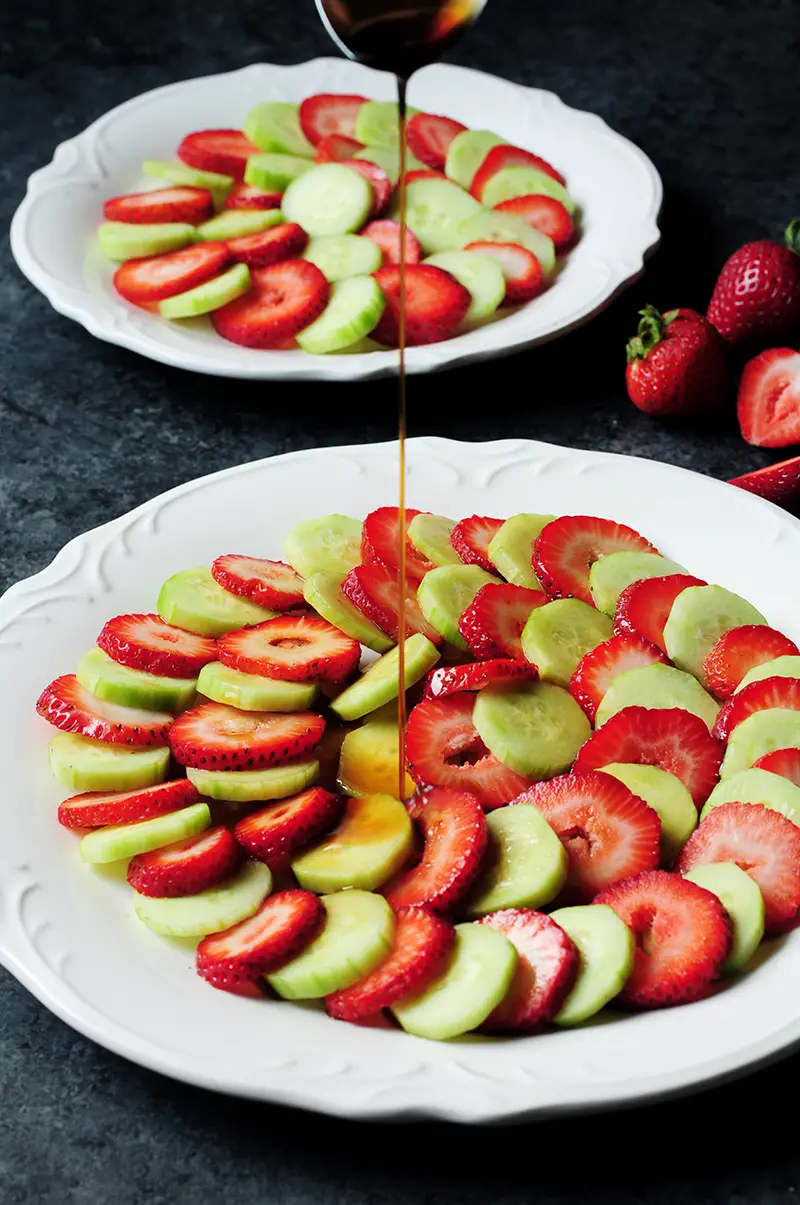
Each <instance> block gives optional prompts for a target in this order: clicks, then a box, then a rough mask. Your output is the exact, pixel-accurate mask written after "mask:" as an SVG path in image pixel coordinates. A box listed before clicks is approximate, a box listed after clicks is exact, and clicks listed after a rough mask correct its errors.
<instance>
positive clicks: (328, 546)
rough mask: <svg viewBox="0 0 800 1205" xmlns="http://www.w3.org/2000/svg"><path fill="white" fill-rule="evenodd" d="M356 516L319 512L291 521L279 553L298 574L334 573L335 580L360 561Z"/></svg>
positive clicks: (304, 575)
mask: <svg viewBox="0 0 800 1205" xmlns="http://www.w3.org/2000/svg"><path fill="white" fill-rule="evenodd" d="M361 529H362V523H361V520H360V519H351V518H350V516H349V515H321V516H320V517H319V518H315V519H301V520H300V522H299V523H295V525H294V527H293V528H292V529H291V531H290V532H289V534H288V535H287V537H286V539H285V540H284V544H283V555H284V556H285V557H286V560H287V561H288V562H289V564H290V565H291V566H292V568H293V569H294V570H295V572H297V573H299V574H300V576H301V577H310V576H311V574H312V573H320V572H325V573H335V574H337V575H338V578H339V581H342V579H343V578H345V577H346V576H347V574H348V573H349V572H350V570H351V569H353V568H354V567H355V566H356V565H360V564H361Z"/></svg>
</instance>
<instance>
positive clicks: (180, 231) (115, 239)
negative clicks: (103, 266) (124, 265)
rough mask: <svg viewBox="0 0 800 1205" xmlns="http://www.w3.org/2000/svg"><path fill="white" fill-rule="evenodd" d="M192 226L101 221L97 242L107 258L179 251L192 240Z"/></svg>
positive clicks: (170, 223)
mask: <svg viewBox="0 0 800 1205" xmlns="http://www.w3.org/2000/svg"><path fill="white" fill-rule="evenodd" d="M194 229H195V228H194V226H190V225H188V223H186V222H161V223H152V224H150V225H145V224H142V225H134V224H133V223H129V222H104V223H103V225H102V226H100V227H99V228H98V231H97V242H98V244H99V246H100V250H101V251H102V252H103V255H105V256H106V258H107V259H112V260H116V261H117V262H120V261H122V260H126V259H145V258H148V257H149V256H151V255H163V254H164V252H166V251H179V250H180V248H181V247H186V246H188V244H189V243H191V242H193V241H194Z"/></svg>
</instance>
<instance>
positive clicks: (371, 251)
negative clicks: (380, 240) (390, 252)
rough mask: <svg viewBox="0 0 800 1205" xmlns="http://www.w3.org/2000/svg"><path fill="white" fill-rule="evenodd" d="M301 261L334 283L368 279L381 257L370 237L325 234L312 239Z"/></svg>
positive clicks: (381, 260)
mask: <svg viewBox="0 0 800 1205" xmlns="http://www.w3.org/2000/svg"><path fill="white" fill-rule="evenodd" d="M303 259H307V260H308V261H309V263H312V264H314V265H315V266H316V267H317V268H319V270H320V272H321V273H322V275H323V276H324V277H325V279H326V280H327V281H329V282H330V283H331V284H335V283H336V282H337V281H339V280H347V278H348V277H349V276H369V275H370V273H372V272H377V270H378V268H379V267H380V266H381V263H382V262H383V255H382V253H381V249H380V247H379V246H378V244H377V243H374V242H373V241H372V239H371V238H364V237H363V236H362V235H360V234H328V235H325V236H324V237H323V238H314V239H312V240H311V242H310V243H309V244H308V246H307V247H306V249H305V251H304V253H303ZM379 316H380V315H379ZM371 329H372V328H371V327H370V330H371Z"/></svg>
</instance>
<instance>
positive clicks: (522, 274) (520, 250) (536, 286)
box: [464, 242, 544, 305]
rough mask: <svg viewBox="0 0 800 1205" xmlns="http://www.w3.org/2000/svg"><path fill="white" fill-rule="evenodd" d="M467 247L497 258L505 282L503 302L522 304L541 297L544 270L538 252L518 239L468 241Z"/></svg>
mask: <svg viewBox="0 0 800 1205" xmlns="http://www.w3.org/2000/svg"><path fill="white" fill-rule="evenodd" d="M464 250H465V251H477V252H478V254H479V255H488V256H489V258H490V259H493V260H496V261H497V264H498V265H499V267H500V271H501V272H502V273H503V279H504V280H505V282H506V295H505V298H504V299H503V305H522V304H523V302H526V301H532V300H533V298H534V297H538V296H539V294H540V293H541V291H542V289H543V288H544V272H543V271H542V265H541V264H540V263H539V261H538V259H537V258H536V256H535V255H534V254H533V252H532V251H529V250H528V248H527V247H521V246H520V245H519V243H482V242H478V243H468V244H467V245H466V247H465V248H464Z"/></svg>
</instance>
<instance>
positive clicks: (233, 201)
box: [225, 184, 282, 209]
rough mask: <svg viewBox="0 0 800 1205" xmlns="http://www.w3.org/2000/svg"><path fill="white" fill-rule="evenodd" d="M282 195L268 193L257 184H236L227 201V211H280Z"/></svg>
mask: <svg viewBox="0 0 800 1205" xmlns="http://www.w3.org/2000/svg"><path fill="white" fill-rule="evenodd" d="M281 200H282V193H279V192H266V191H265V190H264V189H263V188H256V186H255V184H234V186H233V188H232V189H231V191H230V192H229V193H228V197H227V200H226V201H225V208H226V209H280V207H281Z"/></svg>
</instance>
